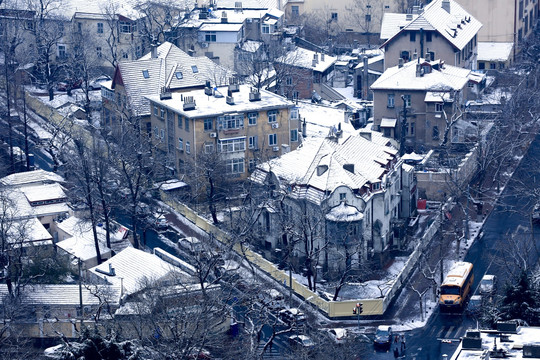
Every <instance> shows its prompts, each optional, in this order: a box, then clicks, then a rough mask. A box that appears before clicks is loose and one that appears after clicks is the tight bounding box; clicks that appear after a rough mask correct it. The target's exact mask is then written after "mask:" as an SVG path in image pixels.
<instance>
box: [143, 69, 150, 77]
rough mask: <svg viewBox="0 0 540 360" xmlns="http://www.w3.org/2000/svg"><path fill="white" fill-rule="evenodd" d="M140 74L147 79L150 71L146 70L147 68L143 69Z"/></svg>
mask: <svg viewBox="0 0 540 360" xmlns="http://www.w3.org/2000/svg"><path fill="white" fill-rule="evenodd" d="M142 76H143V77H144V78H145V79H148V78H149V77H150V73H149V72H148V70H143V71H142Z"/></svg>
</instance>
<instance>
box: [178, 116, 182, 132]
mask: <svg viewBox="0 0 540 360" xmlns="http://www.w3.org/2000/svg"><path fill="white" fill-rule="evenodd" d="M182 125H183V120H182V116H180V115H178V128H179V129H181V128H182Z"/></svg>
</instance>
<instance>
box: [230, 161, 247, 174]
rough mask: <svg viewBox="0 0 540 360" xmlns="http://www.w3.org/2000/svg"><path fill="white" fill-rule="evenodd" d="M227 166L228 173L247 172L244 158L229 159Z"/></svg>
mask: <svg viewBox="0 0 540 360" xmlns="http://www.w3.org/2000/svg"><path fill="white" fill-rule="evenodd" d="M226 166H227V173H228V174H243V173H244V172H245V160H244V158H234V159H228V160H227V163H226Z"/></svg>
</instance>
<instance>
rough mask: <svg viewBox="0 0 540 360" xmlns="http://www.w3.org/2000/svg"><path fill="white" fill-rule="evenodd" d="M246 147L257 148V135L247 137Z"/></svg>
mask: <svg viewBox="0 0 540 360" xmlns="http://www.w3.org/2000/svg"><path fill="white" fill-rule="evenodd" d="M248 147H249V148H250V149H258V148H259V137H258V136H257V135H255V136H250V137H249V139H248Z"/></svg>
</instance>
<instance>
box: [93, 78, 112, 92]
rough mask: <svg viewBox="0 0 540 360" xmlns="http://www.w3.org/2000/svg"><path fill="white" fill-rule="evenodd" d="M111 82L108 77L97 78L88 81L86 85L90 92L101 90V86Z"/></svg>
mask: <svg viewBox="0 0 540 360" xmlns="http://www.w3.org/2000/svg"><path fill="white" fill-rule="evenodd" d="M109 80H111V77H110V76H108V75H101V76H98V77H96V78H94V79H92V80H91V81H90V83H89V84H88V89H90V90H101V84H102V83H104V82H106V81H109Z"/></svg>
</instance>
